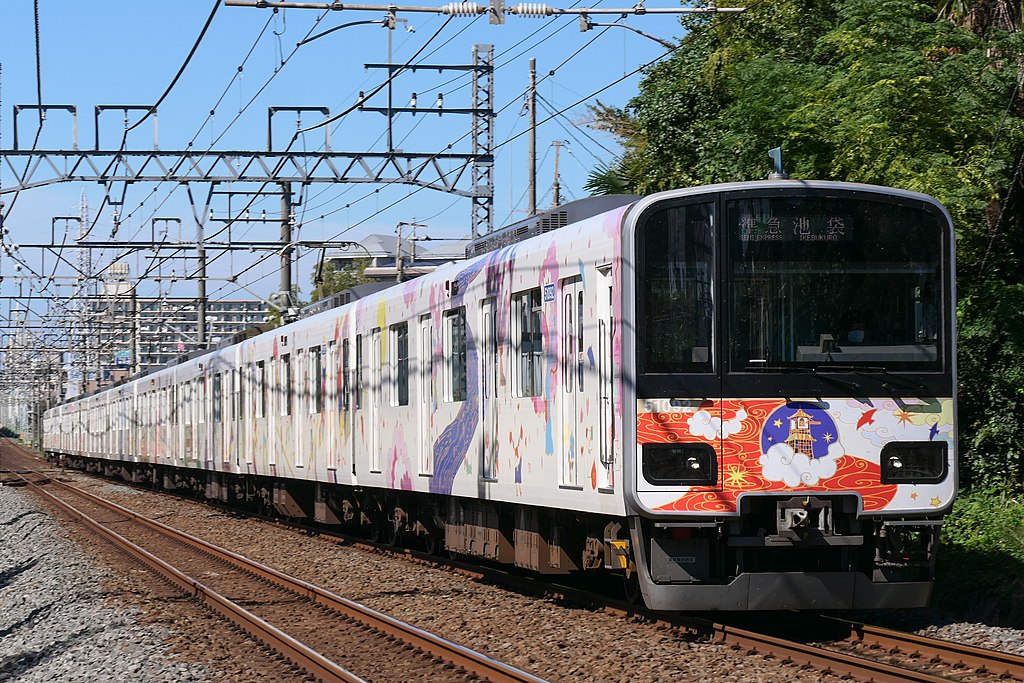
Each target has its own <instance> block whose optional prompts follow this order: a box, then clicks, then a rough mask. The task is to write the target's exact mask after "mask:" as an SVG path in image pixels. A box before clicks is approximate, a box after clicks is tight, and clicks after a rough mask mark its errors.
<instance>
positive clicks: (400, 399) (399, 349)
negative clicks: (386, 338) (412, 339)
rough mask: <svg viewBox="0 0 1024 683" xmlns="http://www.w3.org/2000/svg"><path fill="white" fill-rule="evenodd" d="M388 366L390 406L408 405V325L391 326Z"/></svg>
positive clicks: (404, 323) (402, 323)
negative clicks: (391, 379) (389, 374)
mask: <svg viewBox="0 0 1024 683" xmlns="http://www.w3.org/2000/svg"><path fill="white" fill-rule="evenodd" d="M390 332H391V339H390V344H389V346H390V349H389V355H390V359H389V360H390V365H391V376H392V377H393V378H394V379H393V381H392V382H391V392H390V393H391V405H393V406H407V405H409V323H407V322H401V323H397V324H395V325H392V326H391V330H390Z"/></svg>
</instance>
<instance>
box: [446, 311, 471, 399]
mask: <svg viewBox="0 0 1024 683" xmlns="http://www.w3.org/2000/svg"><path fill="white" fill-rule="evenodd" d="M444 350H445V354H444V355H445V370H446V372H445V400H446V401H448V402H449V403H454V402H458V401H465V400H466V394H467V391H466V307H465V306H460V307H459V308H456V309H453V310H451V311H446V312H445V314H444Z"/></svg>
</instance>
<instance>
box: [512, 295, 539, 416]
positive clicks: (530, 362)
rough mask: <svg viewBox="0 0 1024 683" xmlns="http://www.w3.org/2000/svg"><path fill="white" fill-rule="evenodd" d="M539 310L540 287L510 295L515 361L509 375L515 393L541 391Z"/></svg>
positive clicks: (534, 393) (523, 394) (536, 394)
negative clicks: (511, 378)
mask: <svg viewBox="0 0 1024 683" xmlns="http://www.w3.org/2000/svg"><path fill="white" fill-rule="evenodd" d="M542 311H543V309H542V308H541V291H540V288H539V287H538V288H536V289H531V290H529V291H527V292H522V293H520V294H516V295H514V296H513V297H512V339H513V344H514V349H513V353H512V358H513V361H512V362H513V363H514V364H515V368H514V369H513V372H512V377H513V391H514V394H515V396H517V397H526V396H540V395H541V394H543V393H544V370H543V365H542V360H543V357H544V337H543V336H542V334H541V318H542Z"/></svg>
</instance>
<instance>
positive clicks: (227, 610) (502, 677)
mask: <svg viewBox="0 0 1024 683" xmlns="http://www.w3.org/2000/svg"><path fill="white" fill-rule="evenodd" d="M51 485H56V486H58V487H61V488H64V489H67V490H70V491H71V492H73V493H74V494H75V495H79V496H82V497H84V498H86V499H88V500H90V501H92V502H93V503H96V504H97V505H102V506H103V507H105V508H106V509H109V510H111V511H114V512H117V513H118V514H121V515H124V516H126V517H129V518H131V519H133V520H135V521H137V522H139V523H140V524H144V525H146V526H147V527H149V528H152V529H155V530H158V531H160V532H161V533H163V534H166V535H168V536H170V537H173V538H175V539H177V540H179V541H181V542H183V543H186V544H188V545H190V546H192V547H193V548H196V549H197V550H200V551H202V552H205V553H208V554H210V555H213V556H215V557H217V558H219V559H221V560H223V561H226V562H229V563H232V564H234V565H236V566H240V567H242V568H243V569H244V570H245V571H248V572H250V573H252V574H254V575H256V576H258V577H260V578H262V579H265V580H267V581H271V582H273V583H275V584H276V585H278V586H280V587H282V588H285V589H287V590H290V591H292V592H294V593H296V594H298V595H300V596H302V597H304V598H306V599H308V600H310V601H311V602H314V603H317V604H320V605H323V606H325V607H328V608H330V609H333V610H335V611H337V612H339V613H341V614H344V615H346V616H348V617H350V618H352V619H355V620H356V621H358V622H359V623H363V624H366V625H368V626H370V627H372V628H375V629H377V630H379V631H381V632H382V633H385V634H387V635H389V636H392V637H394V638H398V639H400V640H401V641H403V642H406V643H408V644H410V645H412V646H413V647H416V648H418V649H420V650H422V651H424V652H427V653H429V654H431V655H434V656H436V657H439V658H441V659H443V660H445V661H447V662H450V663H451V664H453V665H455V666H459V667H462V668H464V669H466V670H467V671H470V672H472V673H474V674H476V675H478V676H480V677H482V678H485V679H486V680H489V681H493V682H494V683H543V681H542V679H539V678H537V677H535V676H533V675H531V674H528V673H526V672H524V671H521V670H519V669H516V668H514V667H512V666H509V665H507V664H505V663H503V662H500V661H497V660H495V659H491V658H490V657H487V656H486V655H483V654H480V653H478V652H475V651H473V650H470V649H468V648H465V647H463V646H461V645H458V644H457V643H453V642H451V641H449V640H447V639H445V638H441V637H440V636H437V635H434V634H432V633H429V632H427V631H423V630H422V629H418V628H416V627H414V626H412V625H410V624H406V623H404V622H402V621H399V620H398V619H394V618H392V617H389V616H387V615H386V614H382V613H380V612H377V611H376V610H372V609H370V608H368V607H365V606H363V605H360V604H359V603H356V602H353V601H352V600H348V599H346V598H344V597H342V596H340V595H337V594H334V593H331V592H330V591H326V590H323V589H322V588H319V587H317V586H315V585H313V584H310V583H307V582H305V581H302V580H300V579H297V578H295V577H292V576H289V575H287V574H284V573H282V572H279V571H277V570H276V569H273V568H272V567H268V566H266V565H264V564H261V563H259V562H255V561H253V560H250V559H249V558H246V557H243V556H241V555H238V554H236V553H233V552H231V551H229V550H225V549H223V548H220V547H218V546H215V545H213V544H210V543H207V542H206V541H203V540H202V539H200V538H196V537H195V536H192V535H190V534H186V533H184V532H182V531H179V530H177V529H174V528H172V527H170V526H167V525H166V524H162V523H160V522H158V521H156V520H152V519H149V518H147V517H145V516H144V515H141V514H139V513H136V512H133V511H132V510H129V509H128V508H125V507H122V506H120V505H117V504H116V503H113V502H111V501H108V500H105V499H103V498H101V497H99V496H95V495H93V494H91V493H89V492H87V491H83V490H81V489H78V488H77V487H74V486H71V485H70V484H67V483H64V482H60V481H52V482H51ZM35 488H36V490H38V491H40V492H41V493H42V494H43V495H45V496H46V497H48V498H49V499H50V500H52V501H54V502H55V503H57V504H58V505H59V506H60V507H62V508H63V509H65V510H66V511H68V513H69V514H71V515H72V516H74V517H76V518H77V519H80V520H81V521H83V522H84V523H85V524H86V525H87V526H89V527H90V528H92V529H94V530H96V531H98V532H99V533H101V534H103V535H104V536H105V537H107V538H109V539H111V540H112V541H113V542H114V543H115V544H116V545H118V546H121V547H124V548H126V549H127V550H128V551H129V552H131V553H132V554H133V555H135V556H136V557H138V558H139V559H140V560H141V561H142V562H144V563H145V564H146V565H148V566H149V567H151V568H153V569H154V570H155V571H157V572H158V573H160V574H161V575H164V576H166V577H167V578H168V579H169V580H170V581H171V582H172V583H173V584H174V585H176V586H178V587H179V588H180V589H181V590H183V591H184V592H186V593H190V594H193V595H194V596H195V597H196V598H197V599H199V600H200V601H201V602H203V603H205V604H207V605H209V606H211V607H212V608H213V609H214V610H215V611H216V612H218V613H219V614H221V615H222V616H224V617H225V618H227V619H229V620H230V621H232V622H234V623H236V624H238V625H239V626H241V627H242V628H243V629H245V630H246V632H248V633H249V634H250V635H252V636H253V637H255V638H256V639H257V640H259V641H261V642H265V643H267V644H268V645H270V646H271V647H273V648H274V649H275V650H277V651H278V652H280V653H281V654H283V655H285V656H286V657H288V658H289V660H291V661H293V662H295V663H296V664H298V665H299V666H301V667H302V668H304V669H306V670H307V671H309V672H310V673H312V674H314V675H316V676H318V677H320V678H322V679H323V680H330V681H334V680H337V681H353V682H359V681H362V679H361V678H359V677H357V676H355V675H354V674H352V673H351V672H349V671H347V670H345V669H344V668H342V667H341V666H339V665H337V664H335V663H334V662H331V661H330V660H328V659H326V658H324V657H322V656H321V655H319V654H318V653H316V652H314V651H313V650H311V649H309V648H307V647H306V646H305V645H303V644H302V643H300V642H298V641H297V640H295V639H293V638H291V637H290V636H288V635H287V634H286V633H284V632H282V631H280V630H278V629H276V628H275V627H273V626H271V625H270V624H268V623H267V622H265V621H263V620H262V619H260V618H259V617H257V616H256V615H254V614H252V613H250V612H248V611H247V610H245V609H244V608H241V607H239V606H237V605H234V604H233V603H232V602H231V601H230V600H228V599H227V598H225V597H223V596H221V595H219V594H217V593H216V592H214V591H212V590H211V589H209V588H208V587H207V586H205V585H203V584H202V583H201V582H199V581H196V580H195V579H192V578H191V577H189V576H187V575H185V574H183V573H182V572H180V571H178V570H177V569H175V568H174V567H172V566H170V565H168V564H167V563H165V562H163V561H162V560H160V559H159V558H157V557H156V556H154V555H152V554H151V553H149V552H148V551H146V550H144V549H142V548H140V547H138V546H136V545H134V544H132V543H131V542H130V541H128V540H127V539H125V538H123V537H122V536H120V535H119V534H117V533H116V532H114V531H111V530H110V529H108V528H107V527H105V526H103V525H102V524H99V523H98V522H96V521H94V520H92V519H91V518H89V517H88V515H86V514H85V513H82V512H81V511H79V510H77V509H75V508H74V507H73V506H71V505H69V504H67V503H65V502H64V501H61V500H60V499H59V498H57V497H55V496H53V495H52V494H50V493H49V492H48V491H45V490H44V489H42V488H41V487H39V486H35Z"/></svg>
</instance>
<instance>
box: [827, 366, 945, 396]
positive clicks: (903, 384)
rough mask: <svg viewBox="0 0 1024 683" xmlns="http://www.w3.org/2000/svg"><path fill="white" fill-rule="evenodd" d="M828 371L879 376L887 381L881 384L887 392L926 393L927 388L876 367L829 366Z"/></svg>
mask: <svg viewBox="0 0 1024 683" xmlns="http://www.w3.org/2000/svg"><path fill="white" fill-rule="evenodd" d="M828 369H829V370H832V371H835V372H849V373H851V374H854V375H861V376H862V377H870V376H871V375H881V376H882V377H884V378H885V379H886V380H888V381H886V382H882V387H883V388H885V389H887V390H889V391H892V390H893V389H896V388H903V389H913V390H915V391H924V392H927V391H928V387H926V386H925V385H923V384H921V383H920V382H915V381H913V380H911V379H908V378H906V377H902V376H900V375H897V374H895V373H893V372H892V371H890V370H887V369H886V368H883V367H880V366H877V365H830V366H828ZM890 382H892V384H890ZM893 385H899V386H893Z"/></svg>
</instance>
